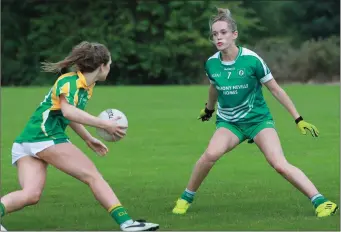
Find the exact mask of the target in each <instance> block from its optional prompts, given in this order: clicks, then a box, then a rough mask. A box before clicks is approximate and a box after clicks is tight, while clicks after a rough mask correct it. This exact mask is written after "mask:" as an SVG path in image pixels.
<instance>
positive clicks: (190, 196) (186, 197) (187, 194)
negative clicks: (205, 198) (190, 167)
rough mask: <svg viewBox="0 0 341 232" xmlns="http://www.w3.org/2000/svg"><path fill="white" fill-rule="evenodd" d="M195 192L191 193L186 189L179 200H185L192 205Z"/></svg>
mask: <svg viewBox="0 0 341 232" xmlns="http://www.w3.org/2000/svg"><path fill="white" fill-rule="evenodd" d="M194 196H195V192H192V191H190V190H188V189H187V188H186V190H185V191H184V192H183V193H182V195H181V199H184V200H186V201H187V202H188V203H192V202H193V200H194Z"/></svg>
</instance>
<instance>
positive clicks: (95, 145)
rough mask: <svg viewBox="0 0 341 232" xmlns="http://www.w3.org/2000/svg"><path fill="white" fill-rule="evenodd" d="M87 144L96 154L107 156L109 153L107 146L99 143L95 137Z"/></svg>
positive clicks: (87, 141)
mask: <svg viewBox="0 0 341 232" xmlns="http://www.w3.org/2000/svg"><path fill="white" fill-rule="evenodd" d="M85 142H86V144H87V145H88V146H89V147H90V148H91V149H92V150H93V151H94V152H96V153H97V154H98V155H100V156H105V155H106V154H107V153H108V151H109V149H108V148H107V146H105V145H104V144H103V143H102V142H101V141H99V140H98V139H96V138H95V137H91V138H90V139H88V140H86V141H85Z"/></svg>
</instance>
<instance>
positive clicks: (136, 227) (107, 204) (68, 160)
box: [38, 143, 159, 231]
mask: <svg viewBox="0 0 341 232" xmlns="http://www.w3.org/2000/svg"><path fill="white" fill-rule="evenodd" d="M38 156H39V157H40V158H41V159H43V160H45V161H46V162H47V163H49V164H51V165H53V166H55V167H56V168H58V169H59V170H61V171H63V172H65V173H67V174H69V175H71V176H73V177H75V178H77V179H78V180H80V181H82V182H84V183H85V184H87V185H88V186H89V187H90V189H91V191H92V192H93V194H94V196H95V198H96V199H97V200H98V201H99V202H100V204H101V205H102V206H103V207H104V208H105V209H106V210H108V212H109V213H110V215H111V216H112V218H113V219H114V220H115V221H116V222H117V224H119V225H120V227H121V229H122V230H124V231H142V230H156V229H158V228H159V225H158V224H154V223H143V222H137V221H133V220H132V219H131V218H130V216H129V215H128V213H127V211H126V210H125V209H124V208H123V206H122V205H121V203H120V201H119V200H118V198H117V196H116V195H115V193H114V191H113V190H112V189H111V187H110V186H109V184H108V183H107V182H106V181H105V180H104V179H103V177H102V175H101V174H100V173H99V171H98V170H97V168H96V167H95V165H94V164H93V162H92V161H91V160H90V159H89V158H88V157H87V156H86V155H85V154H84V153H83V152H82V151H81V150H80V149H78V148H77V147H76V146H74V145H73V144H71V143H61V144H56V145H54V146H51V147H49V148H47V149H45V150H43V151H42V152H40V153H38Z"/></svg>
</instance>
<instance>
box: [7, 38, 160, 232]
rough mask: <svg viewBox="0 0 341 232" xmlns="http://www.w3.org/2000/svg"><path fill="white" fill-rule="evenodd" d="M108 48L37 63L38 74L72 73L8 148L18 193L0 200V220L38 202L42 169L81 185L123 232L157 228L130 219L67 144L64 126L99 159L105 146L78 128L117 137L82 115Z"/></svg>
mask: <svg viewBox="0 0 341 232" xmlns="http://www.w3.org/2000/svg"><path fill="white" fill-rule="evenodd" d="M110 65H111V57H110V52H109V50H108V49H107V48H106V47H105V46H104V45H103V44H99V43H89V42H86V41H85V42H82V43H80V44H78V45H77V46H75V47H74V48H73V49H72V51H71V53H70V54H69V55H68V56H67V57H66V58H65V59H64V60H62V61H59V62H57V63H43V71H46V72H56V71H57V72H58V71H60V70H61V69H63V68H69V67H71V66H73V67H75V68H76V72H70V73H66V74H64V75H61V76H60V77H59V78H58V79H57V80H56V82H55V84H54V85H53V87H52V88H51V90H50V91H49V93H48V94H47V95H46V96H45V99H44V100H43V101H42V102H41V103H40V105H39V106H38V108H37V109H36V110H35V112H34V113H33V115H32V116H31V118H30V119H29V121H28V123H27V124H26V126H25V128H24V130H23V131H22V133H21V134H20V135H19V136H18V137H17V138H16V139H15V141H14V144H13V147H12V163H13V165H15V166H17V169H18V176H19V183H20V185H21V189H20V190H18V191H15V192H11V193H8V194H7V195H5V196H3V197H2V198H1V204H0V213H1V217H3V216H4V215H5V214H8V213H11V212H14V211H17V210H20V209H22V208H24V207H25V206H28V205H33V204H36V203H38V201H39V199H40V196H41V194H42V192H43V189H44V185H45V179H46V168H47V166H48V165H49V164H50V165H53V166H55V167H56V168H57V169H59V170H61V171H63V172H65V173H67V174H68V175H71V176H73V177H75V178H77V179H78V180H80V181H82V182H84V183H85V184H87V185H88V186H89V187H90V189H91V191H92V193H93V194H94V196H95V198H96V200H97V201H98V202H99V203H100V204H101V205H102V207H104V208H105V209H106V210H108V212H109V214H110V215H111V217H112V218H113V219H114V220H115V221H116V222H117V224H119V225H120V228H121V230H123V231H145V230H157V229H158V228H159V225H158V224H154V223H148V222H144V221H141V220H137V221H135V220H132V219H131V218H130V216H129V215H128V213H127V211H126V210H125V208H124V207H123V206H122V205H121V203H120V201H119V200H118V198H117V197H116V195H115V193H114V192H113V190H112V189H111V187H110V186H109V184H108V183H107V182H106V181H105V180H104V179H103V177H102V175H101V174H100V173H99V171H98V170H97V168H96V167H95V165H94V164H93V162H92V161H91V160H90V159H89V158H88V157H87V156H86V155H85V154H83V152H82V151H81V150H79V149H78V148H77V147H76V146H75V145H73V144H72V143H71V142H70V141H69V138H68V136H67V135H66V134H65V129H66V127H67V126H70V127H71V128H72V129H73V130H74V131H75V132H76V133H77V134H78V135H79V136H80V137H81V138H82V139H83V140H84V141H85V142H86V144H87V145H88V146H89V147H90V148H91V149H92V150H94V151H95V152H96V153H98V154H99V155H101V156H103V155H106V154H107V152H108V148H107V147H106V146H105V145H104V144H103V143H102V142H100V141H99V140H97V139H96V138H94V137H93V136H92V135H91V134H90V133H89V132H88V131H87V130H86V128H85V127H84V125H88V126H92V127H97V128H102V129H105V130H106V131H107V132H108V133H110V134H112V135H117V136H123V135H124V132H123V130H122V129H124V128H123V127H120V126H118V125H117V123H116V122H115V120H117V119H118V118H116V119H114V120H102V119H100V118H98V117H95V116H92V115H90V114H88V113H86V112H85V111H84V109H85V106H86V104H87V102H88V100H89V99H90V98H91V96H92V93H93V88H94V86H95V83H96V82H97V81H105V80H106V77H107V75H108V73H109V71H110Z"/></svg>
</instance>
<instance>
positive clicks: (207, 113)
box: [198, 103, 215, 121]
mask: <svg viewBox="0 0 341 232" xmlns="http://www.w3.org/2000/svg"><path fill="white" fill-rule="evenodd" d="M214 111H215V110H214V109H213V110H209V109H207V103H206V105H205V108H204V109H202V110H201V111H200V114H199V117H198V119H201V121H208V120H210V118H211V117H212V115H213V113H214Z"/></svg>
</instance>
